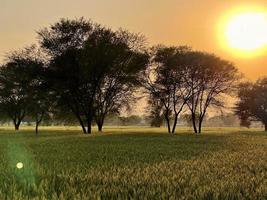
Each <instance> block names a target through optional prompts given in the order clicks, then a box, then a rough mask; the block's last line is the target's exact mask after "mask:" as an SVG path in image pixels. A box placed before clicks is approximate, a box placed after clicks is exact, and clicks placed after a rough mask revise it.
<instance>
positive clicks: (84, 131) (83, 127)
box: [75, 113, 86, 134]
mask: <svg viewBox="0 0 267 200" xmlns="http://www.w3.org/2000/svg"><path fill="white" fill-rule="evenodd" d="M75 115H76V118H77V119H78V121H79V123H80V126H81V127H82V130H83V133H84V134H86V128H85V126H84V123H83V121H82V119H81V117H80V115H79V114H77V113H75Z"/></svg>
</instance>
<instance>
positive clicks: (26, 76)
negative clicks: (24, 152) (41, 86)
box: [0, 46, 43, 130]
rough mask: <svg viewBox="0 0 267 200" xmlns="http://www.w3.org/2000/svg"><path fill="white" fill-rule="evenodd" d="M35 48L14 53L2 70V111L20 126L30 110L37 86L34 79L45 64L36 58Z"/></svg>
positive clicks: (0, 73)
mask: <svg viewBox="0 0 267 200" xmlns="http://www.w3.org/2000/svg"><path fill="white" fill-rule="evenodd" d="M35 50H36V48H35V46H31V47H29V48H25V49H23V50H20V51H14V52H12V53H10V54H9V55H8V56H7V59H6V60H7V63H6V64H5V65H4V66H3V67H2V68H1V70H0V110H1V112H2V113H3V114H4V115H6V116H7V117H8V118H10V119H11V120H12V121H13V123H14V126H15V130H19V126H20V124H21V122H22V120H23V119H24V117H25V116H26V114H27V111H28V110H29V107H30V104H31V102H32V95H33V93H34V87H35V85H36V79H35V78H34V77H35V76H36V75H37V73H38V72H39V69H40V68H42V67H43V62H42V61H41V60H40V59H39V58H38V56H36V54H35V53H36V51H35Z"/></svg>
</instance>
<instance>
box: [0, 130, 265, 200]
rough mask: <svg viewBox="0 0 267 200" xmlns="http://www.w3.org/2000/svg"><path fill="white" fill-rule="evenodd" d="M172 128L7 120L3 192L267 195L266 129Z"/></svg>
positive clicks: (24, 195)
mask: <svg viewBox="0 0 267 200" xmlns="http://www.w3.org/2000/svg"><path fill="white" fill-rule="evenodd" d="M165 132H166V130H165V129H156V128H155V129H152V128H137V127H125V128H111V127H109V128H106V129H105V130H104V133H101V134H97V133H94V134H92V135H90V136H89V135H84V134H82V133H81V131H80V130H78V129H77V128H75V127H73V128H56V127H52V128H41V131H40V133H39V135H38V136H36V135H35V134H34V130H33V128H32V129H30V128H24V129H23V130H21V131H19V132H17V133H15V131H12V130H10V129H7V128H1V129H0V199H28V198H29V199H253V200H254V199H267V133H264V132H260V131H259V130H246V129H242V130H240V129H237V128H236V129H229V128H220V129H219V128H218V129H205V130H204V132H203V134H202V135H198V136H196V135H194V134H193V133H192V132H191V130H188V129H187V128H184V129H181V128H180V129H178V131H177V133H176V134H175V135H170V134H167V133H165ZM18 163H19V165H18ZM21 163H22V164H23V167H22V165H21ZM17 166H19V168H20V169H19V168H17ZM21 167H22V168H21Z"/></svg>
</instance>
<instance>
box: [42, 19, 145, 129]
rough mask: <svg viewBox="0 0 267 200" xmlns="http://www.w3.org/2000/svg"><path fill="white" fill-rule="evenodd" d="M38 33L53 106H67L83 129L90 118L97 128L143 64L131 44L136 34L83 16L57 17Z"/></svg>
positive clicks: (126, 95)
mask: <svg viewBox="0 0 267 200" xmlns="http://www.w3.org/2000/svg"><path fill="white" fill-rule="evenodd" d="M39 36H40V43H41V46H42V47H43V48H44V49H45V50H46V51H47V52H48V53H49V55H50V56H51V63H50V65H49V67H48V68H47V70H46V71H47V81H48V84H49V85H50V87H51V88H52V89H53V90H54V91H55V94H56V96H57V98H58V99H57V105H60V106H61V107H64V108H66V107H68V108H69V109H70V111H71V112H72V113H73V114H74V115H75V116H76V118H77V119H78V121H79V123H80V125H81V127H82V129H83V132H84V133H91V126H92V122H93V119H94V118H95V120H96V122H97V125H98V127H99V130H100V131H101V130H102V126H103V123H104V118H105V116H106V115H107V114H108V113H109V112H114V111H118V110H119V109H120V108H121V107H122V105H125V104H126V103H127V102H129V100H131V99H132V98H131V97H132V96H131V94H132V92H133V91H134V89H135V86H136V85H137V84H138V81H137V80H136V79H137V78H136V77H138V74H139V72H140V71H141V70H142V69H143V68H145V65H146V63H147V60H148V56H147V55H146V53H145V52H144V51H141V50H140V48H139V46H138V45H137V44H140V42H137V41H140V40H139V38H140V37H138V36H136V35H133V34H130V33H128V32H125V31H112V30H110V29H107V28H104V27H101V26H100V25H97V24H92V23H91V22H89V21H85V20H84V19H79V20H61V21H60V22H58V23H56V24H55V25H53V26H51V27H50V29H44V30H42V31H40V32H39ZM65 110H66V109H65ZM86 126H87V128H86Z"/></svg>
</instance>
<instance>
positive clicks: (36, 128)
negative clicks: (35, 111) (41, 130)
mask: <svg viewBox="0 0 267 200" xmlns="http://www.w3.org/2000/svg"><path fill="white" fill-rule="evenodd" d="M38 126H39V124H38V122H36V123H35V134H36V135H38Z"/></svg>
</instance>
